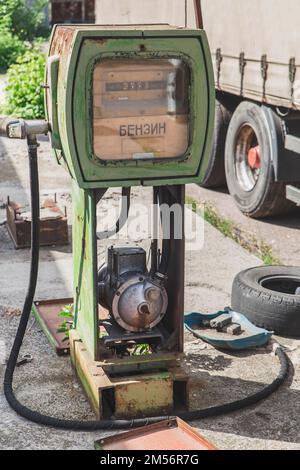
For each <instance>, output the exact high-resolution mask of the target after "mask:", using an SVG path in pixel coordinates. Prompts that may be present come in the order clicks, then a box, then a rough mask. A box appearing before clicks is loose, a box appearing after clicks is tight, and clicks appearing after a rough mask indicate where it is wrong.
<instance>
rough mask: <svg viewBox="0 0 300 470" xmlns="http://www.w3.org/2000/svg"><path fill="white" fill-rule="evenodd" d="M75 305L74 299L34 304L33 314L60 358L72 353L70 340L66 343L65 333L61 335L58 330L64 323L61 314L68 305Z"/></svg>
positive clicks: (41, 301) (43, 301)
mask: <svg viewBox="0 0 300 470" xmlns="http://www.w3.org/2000/svg"><path fill="white" fill-rule="evenodd" d="M72 303H73V299H70V298H69V299H57V300H40V301H36V302H34V303H33V306H32V313H33V315H34V317H35V319H36V320H37V321H38V323H39V324H40V326H41V328H42V330H43V332H44V333H45V335H46V337H47V339H48V341H49V343H50V344H51V346H52V347H53V348H54V349H55V351H56V353H57V354H58V356H65V355H68V354H69V353H70V343H69V340H66V341H64V339H65V333H59V332H58V329H59V327H60V326H61V324H62V322H63V318H62V317H60V316H59V313H60V312H61V311H62V310H63V309H64V308H65V306H66V305H70V304H72Z"/></svg>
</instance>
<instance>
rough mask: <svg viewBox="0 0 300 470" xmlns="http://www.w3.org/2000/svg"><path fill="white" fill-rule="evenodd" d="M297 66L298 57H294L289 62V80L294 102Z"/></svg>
mask: <svg viewBox="0 0 300 470" xmlns="http://www.w3.org/2000/svg"><path fill="white" fill-rule="evenodd" d="M296 73H297V67H296V59H295V57H292V58H291V59H290V62H289V80H290V84H291V101H292V103H293V102H294V83H295V79H296Z"/></svg>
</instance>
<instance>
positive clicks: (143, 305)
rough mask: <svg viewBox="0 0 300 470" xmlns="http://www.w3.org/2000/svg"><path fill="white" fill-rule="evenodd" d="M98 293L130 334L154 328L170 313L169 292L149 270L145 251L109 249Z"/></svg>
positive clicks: (101, 272) (99, 276) (100, 277)
mask: <svg viewBox="0 0 300 470" xmlns="http://www.w3.org/2000/svg"><path fill="white" fill-rule="evenodd" d="M98 292H99V303H100V305H102V306H103V307H105V308H107V309H108V310H109V313H110V315H111V317H112V318H113V319H114V320H115V321H116V322H117V324H118V325H119V326H121V327H122V328H124V329H125V330H126V331H129V332H142V331H147V330H150V329H152V328H154V327H155V326H156V325H157V324H158V323H160V321H161V320H162V318H163V317H164V315H165V313H166V311H167V306H168V296H167V292H166V289H165V288H164V287H163V286H162V285H161V282H159V280H156V278H155V276H153V275H152V273H149V272H148V271H147V266H146V252H145V250H143V249H142V248H138V247H137V248H115V247H111V248H109V249H108V254H107V263H104V264H103V265H102V266H101V268H100V269H99V272H98Z"/></svg>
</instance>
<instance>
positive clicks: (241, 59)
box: [239, 52, 247, 96]
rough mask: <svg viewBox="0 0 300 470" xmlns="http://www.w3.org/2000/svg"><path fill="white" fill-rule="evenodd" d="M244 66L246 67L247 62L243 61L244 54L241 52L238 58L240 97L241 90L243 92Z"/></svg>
mask: <svg viewBox="0 0 300 470" xmlns="http://www.w3.org/2000/svg"><path fill="white" fill-rule="evenodd" d="M246 65H247V61H246V59H245V52H241V53H240V57H239V69H240V74H241V89H240V95H241V96H243V90H244V76H245V67H246Z"/></svg>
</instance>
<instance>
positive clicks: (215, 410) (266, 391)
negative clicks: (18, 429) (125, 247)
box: [4, 138, 289, 431]
mask: <svg viewBox="0 0 300 470" xmlns="http://www.w3.org/2000/svg"><path fill="white" fill-rule="evenodd" d="M28 145H29V151H28V153H29V164H30V187H31V210H32V224H31V269H30V280H29V287H28V292H27V296H26V300H25V303H24V307H23V311H22V315H21V318H20V323H19V326H18V330H17V333H16V337H15V340H14V343H13V346H12V349H11V353H10V356H9V359H8V363H7V367H6V371H5V377H4V394H5V397H6V399H7V401H8V403H9V405H10V406H11V407H12V408H13V409H14V410H15V411H16V412H17V413H18V414H19V415H20V416H22V417H23V418H26V419H28V420H30V421H32V422H34V423H37V424H40V425H45V426H51V427H53V428H59V429H65V430H73V431H97V430H111V429H128V428H137V427H143V426H147V425H149V424H153V423H158V422H160V421H164V420H167V419H171V417H170V416H160V417H154V418H147V419H135V420H105V421H77V420H66V419H59V418H55V417H52V416H46V415H43V414H41V413H38V412H37V411H33V410H30V409H29V408H27V407H26V406H24V405H22V403H20V402H19V401H18V399H17V398H16V396H15V394H14V391H13V376H14V370H15V367H16V363H17V360H18V356H19V352H20V349H21V346H22V342H23V338H24V335H25V332H26V328H27V324H28V320H29V316H30V312H31V308H32V303H33V298H34V293H35V288H36V282H37V275H38V263H39V206H40V205H39V184H38V167H37V147H36V140H35V138H29V139H28ZM276 355H277V357H278V359H279V361H280V372H279V374H278V376H277V378H276V379H275V380H274V382H272V383H271V384H270V385H268V386H266V387H264V388H263V389H262V390H260V391H259V392H257V393H255V394H253V395H250V396H249V397H246V398H243V399H241V400H237V401H234V402H231V403H227V404H225V405H221V406H215V407H212V408H206V409H203V410H198V411H191V412H186V413H181V414H179V415H178V416H179V417H180V418H182V419H184V420H187V421H195V420H198V419H204V418H209V417H213V416H221V415H224V414H227V413H231V412H233V411H237V410H240V409H242V408H245V407H246V406H251V405H254V404H256V403H258V402H259V401H261V400H263V399H265V398H267V397H268V396H269V395H271V394H272V393H274V392H275V391H276V390H277V389H278V388H279V387H280V386H281V385H282V384H283V382H284V381H285V379H286V377H287V375H288V369H289V362H288V358H287V355H286V353H285V352H284V351H283V350H282V349H281V348H280V347H278V348H277V350H276Z"/></svg>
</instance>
